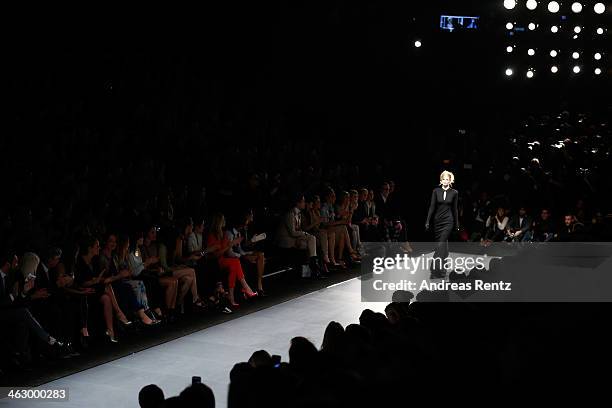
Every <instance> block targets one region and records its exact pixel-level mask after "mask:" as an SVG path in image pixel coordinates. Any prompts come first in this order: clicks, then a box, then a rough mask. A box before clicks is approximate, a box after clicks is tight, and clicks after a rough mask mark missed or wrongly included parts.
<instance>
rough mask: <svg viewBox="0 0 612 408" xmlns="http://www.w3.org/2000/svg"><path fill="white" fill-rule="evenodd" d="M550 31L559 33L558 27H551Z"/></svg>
mask: <svg viewBox="0 0 612 408" xmlns="http://www.w3.org/2000/svg"><path fill="white" fill-rule="evenodd" d="M550 31H552V32H553V33H556V32H557V31H559V27H557V26H552V27H550Z"/></svg>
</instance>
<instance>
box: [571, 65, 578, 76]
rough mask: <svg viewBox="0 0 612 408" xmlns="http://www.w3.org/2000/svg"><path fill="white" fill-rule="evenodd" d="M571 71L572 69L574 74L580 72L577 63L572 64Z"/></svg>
mask: <svg viewBox="0 0 612 408" xmlns="http://www.w3.org/2000/svg"><path fill="white" fill-rule="evenodd" d="M572 71H574V74H578V73H579V72H580V67H579V66H578V65H574V68H573V69H572Z"/></svg>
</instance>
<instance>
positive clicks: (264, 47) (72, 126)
mask: <svg viewBox="0 0 612 408" xmlns="http://www.w3.org/2000/svg"><path fill="white" fill-rule="evenodd" d="M507 13H508V12H507V11H506V10H505V9H503V6H502V2H501V1H495V2H491V1H487V2H484V1H481V2H477V1H461V2H457V1H434V2H401V3H397V4H395V3H393V4H387V3H384V2H378V1H326V2H305V1H303V2H289V3H287V2H269V3H268V2H266V3H263V4H260V3H259V2H257V3H256V4H254V3H247V4H238V3H225V4H224V5H223V6H222V7H214V8H212V7H210V6H209V5H207V6H205V7H194V8H192V9H180V10H179V9H169V8H167V9H166V8H158V9H151V8H147V7H142V8H140V9H139V8H131V9H127V8H125V7H124V8H115V6H104V7H100V9H92V10H87V11H85V10H74V9H73V10H66V11H63V10H62V11H60V10H53V12H51V13H49V14H46V13H44V12H41V11H40V10H36V14H35V15H34V14H30V13H26V14H23V13H21V14H19V15H15V16H14V17H15V18H14V20H13V21H12V24H13V25H14V27H11V28H9V31H12V35H11V36H10V38H11V39H12V40H13V41H9V44H8V45H7V49H6V55H5V56H6V57H7V58H6V59H5V68H7V71H6V72H5V75H4V76H3V77H4V80H3V89H4V90H5V95H6V97H7V101H9V104H8V109H7V113H8V124H9V127H8V130H7V132H6V134H5V136H3V139H4V142H3V143H4V146H3V150H5V151H8V152H10V154H9V156H10V158H9V159H8V160H14V161H15V162H17V163H19V165H20V166H22V170H23V171H24V172H27V171H28V170H27V169H28V167H29V166H30V165H31V163H34V164H33V165H34V166H41V165H42V166H43V167H44V166H52V167H55V168H57V169H60V168H61V167H62V166H66V168H69V167H70V166H74V167H75V168H78V166H79V165H83V164H86V163H88V162H90V161H91V159H92V158H93V157H96V158H100V157H102V158H103V160H108V161H109V162H110V163H112V162H113V161H118V162H122V161H123V162H126V161H131V160H137V159H139V158H141V157H148V156H150V157H154V158H159V157H164V158H165V159H166V160H168V161H169V163H170V164H176V165H170V166H169V171H170V172H172V171H175V172H177V173H178V176H179V177H180V175H181V173H185V174H193V173H194V172H201V173H202V178H204V179H206V180H207V181H208V182H210V181H211V180H213V179H215V174H214V172H215V171H216V169H218V167H219V163H216V164H211V163H208V167H204V168H203V169H202V170H199V169H196V170H194V168H193V167H190V166H193V163H196V162H198V161H199V160H201V159H200V156H198V154H199V152H201V151H203V150H212V151H214V150H215V149H218V148H219V147H220V146H225V147H227V146H241V145H243V146H244V145H247V146H251V145H256V146H259V147H260V148H262V149H264V148H265V147H272V148H274V147H275V146H278V144H279V142H282V141H285V140H293V141H301V142H296V143H302V142H304V144H303V146H302V147H297V148H296V150H298V151H301V152H302V153H303V154H304V155H305V156H307V155H308V151H309V149H311V148H317V149H318V151H319V152H321V151H323V152H324V153H326V154H327V156H326V164H329V165H333V164H335V163H344V164H349V165H350V164H360V165H361V166H362V172H364V171H371V170H372V169H371V168H368V166H371V167H375V166H377V165H379V164H380V163H382V165H383V166H384V168H385V174H387V175H388V174H393V178H395V179H396V180H397V181H398V189H399V191H403V192H404V194H406V195H408V192H413V193H410V194H413V195H414V197H417V198H419V197H423V199H422V200H420V199H418V200H416V202H415V201H414V200H413V201H412V202H413V203H414V208H410V209H413V210H414V211H418V212H419V215H420V213H422V212H423V211H424V209H423V208H424V207H423V203H424V202H425V201H426V199H427V197H428V196H429V194H428V191H429V189H430V188H431V186H432V185H433V184H435V180H436V178H437V173H438V171H439V169H440V168H441V167H442V164H441V162H442V160H444V159H449V160H451V161H450V164H447V165H445V166H444V167H448V168H450V169H451V170H455V171H457V170H460V169H461V168H462V165H463V163H464V162H472V161H474V158H470V157H469V156H470V154H471V152H472V151H473V147H474V146H478V148H479V149H480V150H482V151H488V150H494V149H495V147H496V146H497V144H498V143H499V141H500V140H501V138H502V137H504V132H506V131H507V130H508V128H509V127H510V126H516V124H517V118H522V117H525V116H526V115H532V114H537V113H544V112H546V113H549V112H550V111H551V110H552V111H553V112H554V111H558V110H560V109H562V108H571V109H572V110H574V111H576V110H581V109H585V110H591V111H595V112H599V113H600V114H603V115H607V114H609V112H610V111H609V97H608V93H609V90H610V89H611V88H610V77H611V76H610V74H609V71H608V74H605V73H604V75H602V76H601V78H597V80H595V77H594V76H593V75H592V74H590V72H592V69H588V70H587V69H585V70H584V71H585V75H581V76H579V77H577V78H572V77H570V76H569V75H558V77H557V78H552V77H551V75H550V74H548V65H547V63H541V64H540V65H541V68H540V67H539V72H538V75H537V76H536V78H534V79H533V80H531V81H528V80H526V78H525V77H524V73H523V71H521V72H520V73H519V69H516V71H517V74H516V75H515V78H512V79H511V80H509V79H508V78H506V77H505V76H504V75H503V72H504V70H505V67H506V64H507V62H508V55H506V53H505V47H506V44H507V42H508V37H507V33H506V31H505V29H504V25H505V23H506V21H507V17H506V16H507ZM538 13H539V14H538V15H539V16H540V18H542V19H543V21H544V19H546V18H548V17H547V13H546V12H545V4H540V6H539V8H538ZM440 14H459V15H475V16H480V17H481V20H480V30H478V31H476V32H464V33H460V32H454V33H448V32H442V30H440V29H439V17H440ZM587 14H588V16H590V17H596V18H597V19H598V20H597V21H604V22H606V24H607V25H608V26H609V20H610V18H609V13H607V14H606V15H605V16H595V15H594V13H592V5H590V4H589V5H587V6H585V11H584V12H583V15H587ZM515 16H516V18H515V20H519V21H522V22H523V23H524V24H523V25H524V26H526V24H527V22H528V21H530V17H529V16H526V15H525V14H522V15H521V14H520V13H518V12H517V13H515ZM22 20H23V21H22ZM584 24H585V25H588V22H587V21H585V22H584ZM593 24H595V23H593ZM593 24H591V26H593ZM545 25H546V24H544V23H543V26H545ZM546 30H547V29H546V28H544V27H543V31H546ZM608 37H609V35H606V38H607V39H608V41H607V42H605V41H604V42H603V43H602V44H603V45H602V46H603V47H604V48H605V47H606V46H607V47H608V48H609V46H608V45H607V44H609V38H608ZM526 38H527V37H525V36H522V37H519V36H517V37H515V39H513V41H514V42H517V43H521V44H522V42H523V41H525V44H527V43H528V41H527V40H526ZM533 38H537V37H533ZM588 38H589V37H588V36H585V41H586V39H588ZM415 39H420V40H422V41H423V47H422V48H420V49H416V48H415V47H414V46H413V43H414V40H415ZM541 39H542V41H543V43H544V42H545V41H546V38H545V36H542V37H541ZM568 41H569V40H568ZM542 48H544V46H543V47H542ZM541 54H546V52H542V53H539V54H538V55H539V56H540V55H541ZM513 57H514V56H513ZM602 62H603V61H602ZM515 63H516V64H519V65H518V66H520V64H523V61H521V60H520V59H517V60H516V61H515ZM605 64H607V65H605V66H607V67H609V61H605ZM566 65H567V64H566ZM602 65H604V64H602ZM562 66H563V64H562ZM566 68H567V67H566ZM568 69H569V68H568ZM587 71H588V74H587V73H586V72H587ZM604 72H606V70H605V69H604ZM458 129H467V134H466V135H465V136H462V135H460V134H459V133H458ZM34 140H37V142H36V143H37V144H36V145H35V148H34V146H32V142H33V141H34ZM58 143H59V145H60V146H62V147H63V148H62V150H63V152H60V153H59V157H58V153H57V152H56V151H54V150H53V146H57V145H58ZM47 145H49V146H51V149H50V150H49V149H47V148H46V147H45V146H47ZM100 145H102V146H104V148H100V147H99V146H100ZM313 146H314V147H313ZM300 149H301V150H300ZM485 159H486V158H483V157H481V158H480V159H479V160H481V161H482V164H483V166H486V165H488V164H486V163H485ZM262 160H265V159H264V158H262ZM306 160H307V159H306ZM231 161H232V159H231V157H227V156H222V157H221V160H220V163H225V164H227V163H228V162H229V163H231ZM375 163H376V164H375ZM268 165H269V166H271V167H272V168H274V167H275V163H270V164H268ZM289 166H290V161H289ZM279 170H280V169H279ZM458 188H461V179H459V183H458ZM421 201H422V202H421ZM410 205H412V204H410ZM418 218H419V219H420V218H422V217H420V216H419V217H418Z"/></svg>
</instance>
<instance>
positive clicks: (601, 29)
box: [597, 27, 604, 35]
mask: <svg viewBox="0 0 612 408" xmlns="http://www.w3.org/2000/svg"><path fill="white" fill-rule="evenodd" d="M603 33H604V32H603V28H601V27H599V28H598V29H597V34H599V35H602V34H603Z"/></svg>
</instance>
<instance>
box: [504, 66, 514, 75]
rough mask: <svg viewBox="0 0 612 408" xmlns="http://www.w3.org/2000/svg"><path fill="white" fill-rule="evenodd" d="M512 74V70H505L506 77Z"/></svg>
mask: <svg viewBox="0 0 612 408" xmlns="http://www.w3.org/2000/svg"><path fill="white" fill-rule="evenodd" d="M513 73H514V72H513V71H512V69H511V68H507V69H506V76H512V74H513Z"/></svg>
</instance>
